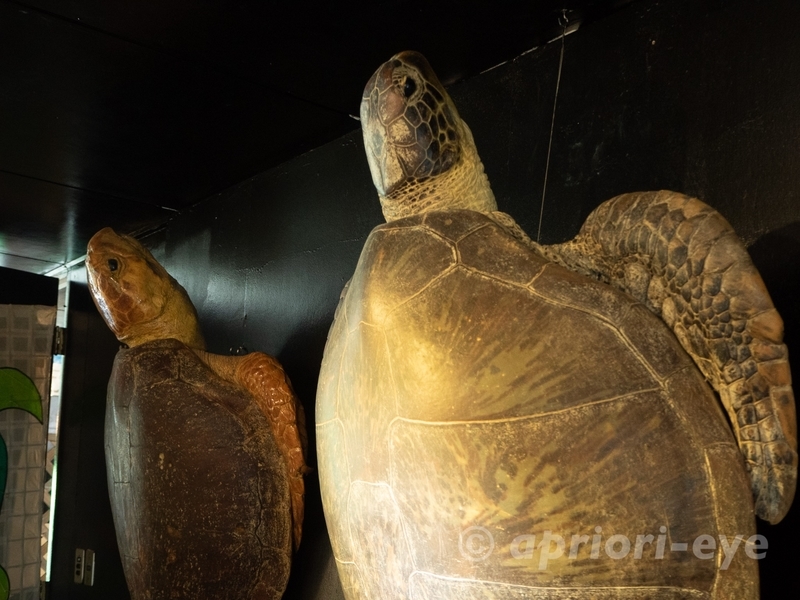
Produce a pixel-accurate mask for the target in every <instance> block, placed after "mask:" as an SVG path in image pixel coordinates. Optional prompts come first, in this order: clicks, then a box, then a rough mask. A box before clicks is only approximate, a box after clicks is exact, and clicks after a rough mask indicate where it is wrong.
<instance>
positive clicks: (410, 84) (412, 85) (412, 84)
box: [403, 77, 417, 100]
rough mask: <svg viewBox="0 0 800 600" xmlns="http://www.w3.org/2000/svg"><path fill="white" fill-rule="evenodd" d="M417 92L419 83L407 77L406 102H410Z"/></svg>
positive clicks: (404, 84)
mask: <svg viewBox="0 0 800 600" xmlns="http://www.w3.org/2000/svg"><path fill="white" fill-rule="evenodd" d="M416 91H417V82H416V81H414V80H413V79H411V77H406V80H405V81H404V82H403V96H405V98H406V100H408V99H409V98H411V95H412V94H413V93H414V92H416Z"/></svg>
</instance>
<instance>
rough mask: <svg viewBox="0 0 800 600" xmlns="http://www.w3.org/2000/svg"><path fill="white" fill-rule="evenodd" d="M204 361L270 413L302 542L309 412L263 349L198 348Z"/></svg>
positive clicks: (295, 537) (297, 539)
mask: <svg viewBox="0 0 800 600" xmlns="http://www.w3.org/2000/svg"><path fill="white" fill-rule="evenodd" d="M195 352H196V353H197V354H198V356H199V357H200V358H201V360H202V361H203V362H204V363H206V364H207V365H208V366H209V367H210V368H211V369H212V370H213V371H214V372H215V373H217V375H219V376H220V377H222V378H223V379H225V380H227V381H230V382H232V383H235V384H237V385H240V386H241V387H243V388H244V389H246V390H247V391H248V392H249V393H250V394H251V395H252V396H253V398H254V399H255V400H256V403H257V404H258V406H259V407H260V408H261V410H262V411H263V412H264V414H265V415H266V416H267V419H268V420H269V423H270V426H271V427H272V433H273V435H274V437H275V442H276V443H277V444H278V449H279V450H280V452H281V455H282V456H283V458H284V461H285V462H286V467H287V472H288V475H289V492H290V494H291V502H292V538H293V540H294V547H295V549H297V547H298V546H299V545H300V539H301V538H302V534H303V512H304V504H305V482H304V481H303V475H304V474H305V473H307V472H308V470H309V469H308V467H307V466H306V462H305V453H306V450H307V446H308V442H307V438H306V429H305V412H304V410H303V405H302V404H300V401H299V400H298V398H297V396H296V395H295V393H294V390H293V389H292V384H291V382H290V381H289V378H288V377H287V375H286V373H285V371H284V370H283V367H281V365H280V363H279V362H278V361H277V360H275V359H274V358H272V357H271V356H268V355H266V354H263V353H262V352H252V353H250V354H247V355H245V356H219V355H216V354H210V353H208V352H204V351H202V350H195Z"/></svg>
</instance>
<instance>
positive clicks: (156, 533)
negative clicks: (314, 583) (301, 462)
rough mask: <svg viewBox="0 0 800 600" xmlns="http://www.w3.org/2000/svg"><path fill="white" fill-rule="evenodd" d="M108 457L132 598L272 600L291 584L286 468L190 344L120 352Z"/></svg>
mask: <svg viewBox="0 0 800 600" xmlns="http://www.w3.org/2000/svg"><path fill="white" fill-rule="evenodd" d="M105 443H106V460H107V472H108V483H109V491H110V496H111V504H112V509H113V514H114V521H115V526H116V531H117V542H118V545H119V549H120V554H121V555H122V561H123V566H124V570H125V575H126V578H127V581H128V586H129V589H130V592H131V597H132V598H133V600H142V599H150V600H161V599H165V600H166V599H173V598H181V599H192V600H197V599H201V598H209V599H210V598H214V599H215V600H220V599H230V600H234V599H235V600H243V599H254V600H255V599H258V600H272V599H278V598H280V597H281V596H282V594H283V591H284V588H285V585H286V581H287V579H288V576H289V568H290V557H291V517H290V511H289V489H288V485H287V476H286V472H285V470H286V467H285V463H284V461H283V460H282V458H281V455H280V453H279V451H278V448H277V446H276V444H275V440H274V439H273V437H272V434H271V431H270V427H269V424H268V423H267V422H266V417H265V416H264V414H263V413H262V412H261V411H260V410H259V409H258V407H257V406H256V405H255V404H254V403H253V401H252V399H250V397H249V396H248V395H247V394H246V393H244V392H243V391H240V390H239V389H237V388H236V387H234V386H233V385H231V384H228V383H226V382H225V381H223V380H222V379H221V378H219V377H218V376H216V375H215V374H214V373H213V372H212V371H211V370H210V369H209V368H208V367H206V366H205V365H204V364H203V363H202V362H201V361H200V359H199V358H198V357H197V356H196V355H195V353H194V352H193V351H192V350H190V349H189V348H187V347H186V346H185V345H184V344H183V343H181V342H179V341H176V340H172V339H167V340H156V341H153V342H148V343H145V344H142V345H141V346H137V347H135V348H132V349H122V350H120V351H119V353H118V354H117V357H116V360H115V362H114V370H113V373H112V375H111V380H110V382H109V389H108V405H107V409H106V442H105Z"/></svg>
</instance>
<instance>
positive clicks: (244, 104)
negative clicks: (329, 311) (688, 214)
mask: <svg viewBox="0 0 800 600" xmlns="http://www.w3.org/2000/svg"><path fill="white" fill-rule="evenodd" d="M631 1H632V0H562V1H558V0H527V1H522V0H505V1H501V2H498V1H492V0H442V1H441V2H431V1H430V0H376V1H371V2H366V1H364V2H354V1H349V2H329V3H318V2H309V1H307V0H303V1H299V2H274V1H264V0H239V1H237V2H224V1H223V0H201V1H198V0H161V1H159V2H129V1H123V0H107V1H104V2H96V1H94V2H93V1H91V0H22V1H16V0H0V174H2V177H0V265H5V266H11V267H14V268H19V269H24V270H28V271H34V272H39V273H44V272H48V271H49V270H51V269H52V268H54V266H58V265H63V264H66V263H69V262H70V261H73V260H75V259H76V258H79V257H80V256H81V255H82V254H83V251H84V250H83V249H84V248H85V245H86V242H87V241H88V238H89V236H90V235H91V234H92V233H93V231H94V230H95V229H96V228H99V227H101V226H103V225H106V224H108V225H114V226H115V227H117V228H118V229H120V230H121V231H123V232H126V233H131V232H136V231H141V230H142V229H153V228H157V227H159V226H160V225H163V223H165V222H166V220H167V219H168V218H169V217H170V215H172V214H174V211H175V210H182V209H185V208H187V207H189V206H191V205H193V204H195V203H197V202H199V201H201V200H203V199H204V198H207V197H209V196H211V195H213V194H215V193H218V192H220V191H222V190H224V189H227V188H229V187H230V186H233V185H235V184H236V183H238V182H240V181H243V180H245V179H247V178H248V177H251V176H253V175H255V174H257V173H259V172H262V171H264V170H266V169H268V168H270V167H274V166H276V165H278V164H280V163H283V162H285V161H287V160H289V159H291V158H293V157H295V156H298V155H300V154H302V153H304V152H307V151H309V150H311V149H313V148H316V147H318V146H321V145H322V144H324V143H326V142H329V141H331V140H333V139H336V138H338V137H340V136H342V135H344V134H345V133H347V132H350V131H353V130H355V129H357V128H358V123H357V121H356V120H354V119H353V118H351V116H350V115H356V114H357V113H358V109H359V102H360V99H361V92H362V89H363V86H364V85H365V83H366V81H367V80H368V79H369V77H370V75H371V74H372V72H373V71H374V69H375V68H376V67H377V66H378V65H379V64H381V63H382V62H383V61H384V60H386V59H387V58H388V57H389V56H391V55H392V54H394V53H395V52H398V51H400V50H406V49H414V50H419V51H421V52H423V53H425V54H426V55H427V56H428V58H429V59H430V61H431V63H432V64H435V65H436V70H437V73H438V74H439V75H440V77H441V79H442V80H443V81H444V82H445V83H453V82H455V81H458V80H461V79H464V78H467V77H470V76H473V75H476V74H478V73H480V72H481V71H483V70H486V69H488V68H491V67H493V66H495V65H497V64H499V63H502V62H504V61H507V60H510V59H512V58H514V57H516V56H518V55H519V54H521V53H522V52H524V51H526V50H528V49H530V48H533V47H535V46H537V45H541V44H542V43H545V42H546V41H548V40H550V39H552V38H553V37H555V36H557V35H558V34H559V32H561V31H563V27H564V26H565V25H566V21H565V19H566V20H567V21H569V22H570V23H575V22H576V21H582V22H586V21H587V20H588V21H591V20H592V19H594V18H598V16H602V15H603V14H606V13H609V12H612V11H615V10H617V9H620V8H621V7H624V5H626V4H628V3H630V2H631Z"/></svg>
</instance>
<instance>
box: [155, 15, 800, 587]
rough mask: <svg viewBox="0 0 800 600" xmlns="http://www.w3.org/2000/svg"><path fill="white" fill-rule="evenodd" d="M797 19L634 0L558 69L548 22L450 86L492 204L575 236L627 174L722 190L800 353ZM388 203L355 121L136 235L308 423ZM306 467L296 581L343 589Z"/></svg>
mask: <svg viewBox="0 0 800 600" xmlns="http://www.w3.org/2000/svg"><path fill="white" fill-rule="evenodd" d="M797 24H800V3H798V2H796V1H794V0H772V1H761V2H759V1H754V0H727V1H726V0H663V1H655V0H642V1H640V2H635V3H633V4H632V5H629V6H627V7H625V8H623V9H621V10H620V11H619V12H617V13H615V14H614V15H612V16H610V17H607V18H605V19H603V20H601V21H598V22H595V23H592V24H589V25H586V26H584V27H582V28H581V29H579V30H578V31H577V32H576V33H574V34H572V35H569V36H567V37H566V39H565V40H564V44H563V49H564V54H563V67H562V71H561V76H560V80H559V62H560V53H561V49H562V44H561V42H560V41H556V42H554V43H551V44H549V45H547V46H545V47H543V48H540V49H538V50H535V51H533V52H530V53H528V54H525V55H523V56H521V57H519V58H518V59H516V60H514V61H513V62H510V63H507V64H504V65H501V66H499V67H497V68H495V69H493V70H491V71H489V72H487V73H484V74H483V75H481V76H479V77H476V78H474V79H472V80H469V81H467V82H465V83H462V84H459V85H457V86H454V87H453V88H452V89H451V93H452V95H453V97H454V99H455V101H456V103H457V105H458V107H459V110H460V112H461V116H462V118H464V120H465V121H467V123H469V125H470V126H471V128H472V130H473V133H474V135H475V139H476V142H477V144H478V148H479V150H480V152H481V155H482V157H483V160H484V164H485V166H486V170H487V172H488V174H489V177H490V179H491V181H492V182H493V186H494V189H495V193H496V195H497V199H498V204H499V206H500V209H501V210H504V211H506V212H509V213H510V214H512V215H513V216H514V217H515V218H516V219H517V220H518V221H519V223H520V224H521V225H522V226H523V228H525V229H526V230H527V231H528V233H529V234H531V235H532V236H533V237H536V235H537V231H538V230H539V227H540V225H541V240H542V241H543V242H546V243H551V242H557V241H562V240H565V239H567V238H570V237H572V236H573V235H574V234H575V233H576V232H577V231H578V228H579V227H580V224H581V223H582V222H583V220H584V218H585V217H586V215H587V214H588V213H589V212H590V211H591V210H592V209H593V208H594V207H596V206H597V205H598V204H599V203H600V202H602V201H603V200H606V199H608V198H610V197H612V196H614V195H616V194H619V193H622V192H628V191H634V190H646V189H661V188H669V189H674V190H677V191H682V192H685V193H688V194H691V195H695V196H698V197H700V198H701V199H703V200H705V201H706V202H708V203H709V204H711V205H712V206H714V207H716V208H717V209H718V210H720V211H721V212H722V213H723V214H724V215H725V216H726V217H727V218H728V219H729V221H730V222H731V223H732V225H733V226H734V228H735V229H736V230H737V231H738V232H739V234H740V235H741V237H742V238H743V240H744V241H745V243H746V244H747V245H748V246H749V249H750V251H751V254H752V256H753V259H754V261H755V262H756V264H757V266H758V267H759V269H760V270H761V272H762V274H763V276H764V279H765V280H766V283H767V286H768V287H769V289H770V290H771V291H772V293H773V296H774V301H775V303H776V305H777V306H778V308H779V310H780V311H781V313H782V315H783V316H784V319H785V322H786V342H787V344H788V345H789V349H790V352H793V353H794V354H796V355H798V356H800V304H798V302H797V301H796V298H797V297H798V292H800V289H799V288H800V284H799V283H798V282H800V197H798V196H799V195H800V144H799V143H798V142H800V102H798V98H800V35H798V34H797V32H796V26H797ZM402 49H405V48H397V50H402ZM386 58H388V56H387V57H386ZM377 66H378V65H375V67H377ZM433 67H434V69H435V68H436V65H433ZM370 75H371V73H369V72H365V73H364V81H365V82H366V81H367V79H368V78H369V77H370ZM557 84H558V94H557V106H556V110H555V121H554V122H553V137H552V149H551V152H550V162H549V169H548V177H547V182H546V194H544V206H543V207H542V205H541V203H542V197H543V187H544V185H545V169H546V165H547V157H548V147H549V144H550V131H551V119H552V117H553V109H554V101H555V99H556V88H557ZM359 100H360V99H359V98H353V101H352V102H353V106H352V112H354V113H355V112H356V110H357V107H358V102H359ZM264 134H265V135H268V132H266V131H265V132H264ZM540 211H541V214H542V215H543V219H542V221H541V224H540V222H539V215H540ZM381 222H382V216H381V213H380V208H379V205H378V201H377V197H376V195H375V192H374V190H373V188H372V183H371V179H370V175H369V171H368V167H367V163H366V160H365V158H364V155H363V145H362V142H361V138H360V133H355V134H351V135H348V136H345V137H343V138H341V139H340V140H338V141H336V142H334V143H331V144H328V145H326V146H324V147H322V148H319V149H317V150H315V151H313V152H310V153H308V154H306V155H304V156H301V157H299V158H298V159H296V160H294V161H291V162H289V163H287V164H285V165H283V166H282V167H279V168H276V169H273V170H270V171H267V172H265V173H262V174H261V175H259V176H256V177H254V178H252V179H249V180H247V181H245V182H242V183H241V184H240V185H237V186H235V187H234V188H231V189H229V190H228V191H226V192H224V193H222V194H219V195H217V196H215V197H212V198H209V199H208V200H206V201H205V202H203V203H201V204H200V205H198V206H196V207H195V208H194V209H191V210H188V211H185V212H183V213H182V214H180V216H179V217H177V218H176V219H175V220H174V221H173V222H172V223H171V224H170V225H169V226H168V228H167V229H166V231H164V232H162V233H161V234H159V235H157V236H154V237H151V238H150V239H148V240H146V242H147V243H149V245H150V246H151V247H152V248H153V249H154V251H155V254H156V257H157V258H159V259H160V260H162V262H163V263H164V265H165V266H166V268H167V269H168V270H169V271H170V272H171V273H172V274H173V275H174V276H175V277H176V278H177V279H178V280H179V281H181V282H182V283H183V285H184V286H185V287H186V288H187V290H188V292H189V294H190V295H191V297H192V299H193V301H194V302H195V304H196V306H197V308H198V310H199V313H200V317H201V321H202V323H203V326H204V331H205V334H206V337H207V340H208V343H209V348H210V350H212V351H215V352H219V353H228V352H229V351H230V349H232V348H234V349H235V348H237V347H239V346H244V347H246V348H247V349H249V350H262V351H265V352H268V353H271V354H273V355H276V356H277V357H278V358H279V359H280V360H281V361H282V363H283V364H284V366H285V367H286V369H287V371H288V373H289V375H290V376H291V378H292V380H293V382H294V384H295V387H296V390H297V392H298V394H299V396H300V397H301V399H302V401H303V403H304V404H305V407H306V411H307V414H308V416H309V422H311V423H313V415H314V396H315V390H316V384H317V375H318V369H319V364H320V360H321V358H322V352H323V347H324V343H325V338H326V334H327V330H328V327H329V325H330V322H331V320H332V318H333V311H334V309H335V307H336V303H337V300H338V297H339V292H340V290H341V288H342V286H343V284H344V283H345V281H347V279H348V278H349V277H350V275H351V274H352V272H353V269H354V267H355V264H356V261H357V259H358V255H359V252H360V249H361V247H362V245H363V242H364V240H365V239H366V236H367V235H368V233H369V231H370V230H371V228H372V227H374V226H375V225H378V224H379V223H381ZM797 365H800V362H798V361H796V362H795V369H794V373H795V380H796V381H798V380H800V378H799V376H798V367H797ZM313 433H314V432H313V427H312V428H311V431H310V434H311V438H312V439H311V442H312V448H313V441H314V440H313ZM676 443H680V440H676ZM311 462H312V464H315V460H314V457H312V460H311ZM308 481H309V493H308V520H307V525H306V534H305V540H304V543H303V546H302V548H301V550H300V553H299V555H298V557H297V560H296V562H295V567H294V574H293V577H292V581H291V583H290V589H289V592H288V593H287V598H304V599H305V598H336V597H340V594H341V592H340V591H338V582H337V579H336V575H335V570H334V567H333V561H332V559H331V555H330V546H329V544H328V541H327V533H326V530H325V525H324V519H323V517H322V513H321V508H320V500H319V491H318V487H317V485H316V483H315V475H313V474H312V475H310V476H309V477H308ZM798 512H800V511H799V510H798V508H797V506H796V505H795V507H794V509H793V510H792V512H791V513H790V514H789V516H788V517H787V518H786V520H785V521H784V522H783V523H781V524H780V525H778V526H776V527H768V526H762V527H761V530H762V532H763V533H765V534H766V535H767V537H768V539H769V550H768V553H767V558H766V559H764V560H763V561H762V563H761V570H762V580H763V582H762V588H763V590H764V593H763V597H764V598H766V599H772V598H786V597H794V596H795V595H796V592H797V591H798V590H800V587H799V584H798V579H797V576H796V572H795V571H796V567H797V566H799V564H798V563H799V561H798V559H797V558H796V557H797V554H796V550H795V547H796V542H795V540H796V536H797V535H798V533H800V526H798ZM792 567H795V569H793V568H792ZM789 590H793V591H794V592H795V594H791V593H790V591H789Z"/></svg>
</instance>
